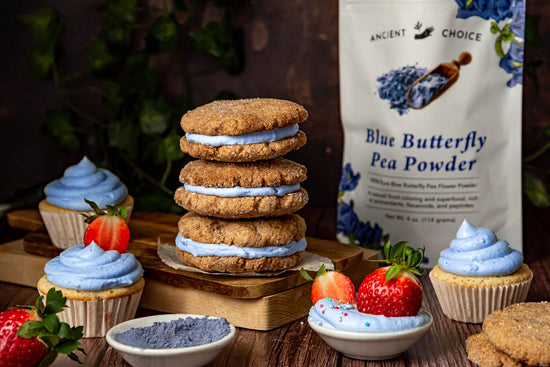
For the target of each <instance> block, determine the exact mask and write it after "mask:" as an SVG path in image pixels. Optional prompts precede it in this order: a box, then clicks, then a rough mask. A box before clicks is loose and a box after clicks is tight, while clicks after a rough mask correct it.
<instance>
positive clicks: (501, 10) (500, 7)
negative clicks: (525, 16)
mask: <svg viewBox="0 0 550 367" xmlns="http://www.w3.org/2000/svg"><path fill="white" fill-rule="evenodd" d="M511 3H512V0H495V2H494V5H493V9H492V11H491V15H490V17H491V19H493V20H494V21H495V22H500V21H501V20H503V19H506V18H510V17H511V16H512V8H511Z"/></svg>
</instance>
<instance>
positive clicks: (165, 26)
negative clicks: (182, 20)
mask: <svg viewBox="0 0 550 367" xmlns="http://www.w3.org/2000/svg"><path fill="white" fill-rule="evenodd" d="M181 30H182V28H181V26H180V24H179V23H178V21H177V20H176V17H175V15H174V13H168V14H166V15H164V16H162V17H160V18H157V19H155V21H154V22H153V24H152V25H151V27H150V28H149V33H148V34H147V37H146V39H145V40H146V42H147V50H148V51H149V52H151V53H158V52H168V51H172V50H173V49H174V48H175V47H176V44H177V42H178V40H179V39H180V36H181Z"/></svg>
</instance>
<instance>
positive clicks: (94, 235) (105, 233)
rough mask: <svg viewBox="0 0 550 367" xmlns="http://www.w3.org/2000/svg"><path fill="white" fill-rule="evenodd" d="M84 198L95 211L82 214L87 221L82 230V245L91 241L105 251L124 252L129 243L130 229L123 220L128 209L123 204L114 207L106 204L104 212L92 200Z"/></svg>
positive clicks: (86, 244)
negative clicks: (84, 230) (90, 213)
mask: <svg viewBox="0 0 550 367" xmlns="http://www.w3.org/2000/svg"><path fill="white" fill-rule="evenodd" d="M84 200H85V201H86V202H87V203H88V204H89V205H90V206H91V207H92V209H93V210H94V212H95V214H94V215H86V214H83V215H84V217H85V218H86V219H85V222H86V223H88V227H87V228H86V232H84V246H88V245H89V244H90V243H92V241H93V242H95V243H96V244H97V245H98V246H99V247H101V248H102V249H103V250H105V251H109V250H117V251H118V252H120V253H121V254H123V253H125V252H126V249H127V248H128V244H129V243H130V229H129V228H128V225H126V222H125V221H124V220H125V219H126V217H127V216H128V210H127V209H126V208H125V207H123V206H121V207H120V208H116V207H114V206H112V205H107V212H104V211H103V210H101V209H99V207H98V206H97V204H96V203H94V202H93V201H90V200H86V199H84Z"/></svg>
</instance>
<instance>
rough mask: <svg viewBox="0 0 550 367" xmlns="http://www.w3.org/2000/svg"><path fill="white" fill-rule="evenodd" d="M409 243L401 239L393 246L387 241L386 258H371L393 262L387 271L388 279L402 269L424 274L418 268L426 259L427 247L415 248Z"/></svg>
mask: <svg viewBox="0 0 550 367" xmlns="http://www.w3.org/2000/svg"><path fill="white" fill-rule="evenodd" d="M407 243H408V242H407V241H399V242H397V243H396V244H394V245H393V246H391V245H390V241H387V242H386V244H385V245H384V249H383V252H384V258H385V260H371V261H376V262H386V263H390V264H392V265H391V266H390V268H389V269H388V270H387V271H386V281H388V280H390V279H392V278H394V277H396V276H397V275H398V274H399V273H400V272H401V271H410V272H411V273H413V274H417V275H422V274H424V272H420V271H419V270H418V267H419V266H420V264H422V260H423V259H424V251H425V248H424V247H422V248H421V249H420V248H418V249H416V250H415V249H413V248H412V247H411V246H407Z"/></svg>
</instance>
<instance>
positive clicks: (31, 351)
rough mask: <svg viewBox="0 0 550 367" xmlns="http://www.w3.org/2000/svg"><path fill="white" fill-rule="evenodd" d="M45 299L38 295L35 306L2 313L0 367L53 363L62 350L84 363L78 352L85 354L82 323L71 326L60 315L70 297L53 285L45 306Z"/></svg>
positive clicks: (25, 366)
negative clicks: (42, 303)
mask: <svg viewBox="0 0 550 367" xmlns="http://www.w3.org/2000/svg"><path fill="white" fill-rule="evenodd" d="M43 298H44V297H43V296H40V297H38V299H37V300H36V306H35V307H29V306H25V307H17V308H12V309H9V310H6V311H3V312H2V313H0V366H2V367H33V366H38V365H40V367H45V366H49V365H50V364H52V363H53V361H54V360H55V359H56V357H57V355H58V353H64V354H68V356H69V358H70V359H72V360H74V361H77V362H80V361H79V360H78V356H77V355H76V354H75V353H74V351H75V350H78V351H81V352H83V353H84V351H83V350H82V349H81V348H80V342H79V341H78V340H79V339H80V338H82V326H78V327H70V326H69V325H68V324H66V323H64V322H59V318H58V317H57V316H56V313H58V312H60V311H62V310H63V309H64V308H65V307H66V306H65V302H66V298H65V297H63V295H62V294H61V291H56V290H55V289H54V288H51V289H50V290H49V291H48V294H47V295H46V305H45V306H44V308H43V309H42V308H41V301H42V299H43ZM84 354H85V353H84Z"/></svg>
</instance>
